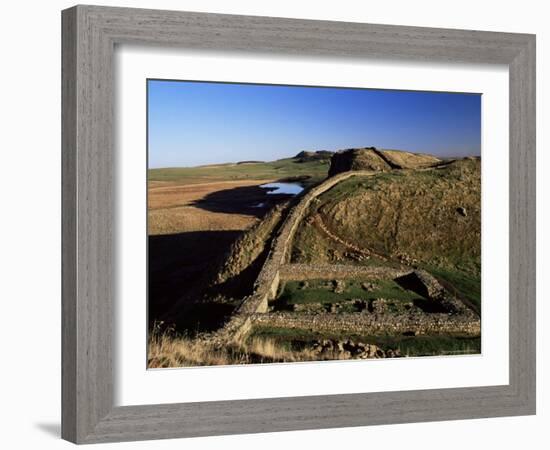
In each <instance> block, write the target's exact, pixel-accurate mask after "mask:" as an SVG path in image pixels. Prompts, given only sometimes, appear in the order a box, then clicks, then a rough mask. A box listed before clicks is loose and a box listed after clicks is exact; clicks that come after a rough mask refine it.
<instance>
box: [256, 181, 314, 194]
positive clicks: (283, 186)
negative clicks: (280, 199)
mask: <svg viewBox="0 0 550 450" xmlns="http://www.w3.org/2000/svg"><path fill="white" fill-rule="evenodd" d="M260 187H261V188H264V189H269V190H268V192H267V193H268V194H287V195H297V194H299V193H300V192H302V191H303V190H304V188H303V187H302V186H300V185H299V184H297V183H267V184H262V185H260Z"/></svg>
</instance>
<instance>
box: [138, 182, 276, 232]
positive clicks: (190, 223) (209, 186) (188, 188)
mask: <svg viewBox="0 0 550 450" xmlns="http://www.w3.org/2000/svg"><path fill="white" fill-rule="evenodd" d="M269 181H272V180H263V179H258V180H238V181H216V182H203V183H196V184H186V183H176V182H161V181H149V185H148V208H147V210H148V233H149V235H158V234H172V233H185V232H190V231H217V230H245V229H247V228H249V227H251V226H252V225H253V224H254V223H256V222H257V220H258V219H257V218H256V217H253V216H251V215H250V214H239V213H236V212H232V213H225V212H218V211H211V210H208V209H206V208H201V207H198V206H195V205H196V204H197V202H200V201H202V200H203V199H204V198H205V197H207V196H208V195H211V194H213V193H217V192H220V191H224V190H231V189H236V188H242V187H246V186H258V185H260V184H263V183H267V182H269Z"/></svg>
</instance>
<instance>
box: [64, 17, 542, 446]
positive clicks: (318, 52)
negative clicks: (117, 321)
mask: <svg viewBox="0 0 550 450" xmlns="http://www.w3.org/2000/svg"><path fill="white" fill-rule="evenodd" d="M62 34H63V42H62V176H63V181H62V207H63V217H62V240H63V243H62V437H63V438H64V439H67V440H69V441H72V442H75V443H79V444H80V443H97V442H117V441H130V440H144V439H161V438H179V437H196V436H211V435H224V434H239V433H261V432H273V431H287V430H305V429H319V428H336V427H351V426H364V425H376V424H391V423H405V422H425V421H435V420H454V419H468V418H483V417H497V416H513V415H529V414H535V410H536V399H535V393H536V379H535V369H536V361H535V264H536V260H535V241H536V238H535V137H536V130H535V36H534V35H529V34H515V33H495V32H484V31H467V30H451V29H437V28H421V27H409V26H392V25H371V24H362V23H344V22H330V21H311V20H300V19H282V18H270V17H252V16H235V15H222V14H205V13H190V12H181V11H160V10H145V9H130V8H113V7H100V6H75V7H73V8H70V9H67V10H64V11H63V12H62ZM128 43H129V44H147V45H156V46H163V47H182V48H191V49H195V50H199V51H200V50H207V49H214V50H218V51H231V50H239V51H245V52H246V51H255V52H263V53H266V54H273V55H276V54H293V55H314V56H328V57H334V58H341V57H353V58H359V59H360V58H366V57H369V58H386V59H388V58H389V59H397V60H403V59H406V60H414V61H434V62H464V63H474V64H504V65H506V66H507V67H508V70H509V89H510V90H509V101H510V108H509V114H510V117H509V143H510V160H509V170H510V184H509V190H510V192H509V195H510V204H509V208H510V222H509V229H510V239H509V245H510V279H509V292H510V298H509V384H507V385H499V386H483V387H467V388H450V389H428V390H415V391H399V392H376V393H360V394H340V395H315V396H300V397H284V398H270V399H248V400H231V401H212V402H193V403H174V404H159V405H135V406H114V373H113V339H114V334H115V331H114V326H113V315H114V314H115V308H114V298H115V290H114V284H115V277H116V271H115V261H114V258H113V244H114V240H115V236H114V229H115V226H114V210H115V208H116V197H115V195H114V192H113V191H114V185H115V180H114V176H115V174H114V170H113V165H114V161H115V158H116V150H115V143H114V140H115V139H114V125H113V123H114V107H113V105H114V82H113V74H114V64H113V54H114V51H115V46H116V45H118V44H128Z"/></svg>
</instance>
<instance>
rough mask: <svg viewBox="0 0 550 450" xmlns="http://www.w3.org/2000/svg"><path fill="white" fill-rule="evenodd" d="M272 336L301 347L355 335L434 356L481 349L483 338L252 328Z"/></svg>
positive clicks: (255, 334) (406, 351) (365, 340)
mask: <svg viewBox="0 0 550 450" xmlns="http://www.w3.org/2000/svg"><path fill="white" fill-rule="evenodd" d="M253 337H261V338H271V339H274V340H276V341H277V343H279V344H280V345H284V346H285V348H291V349H295V350H299V349H301V348H304V347H305V346H308V345H311V344H312V343H313V341H315V340H318V339H336V340H346V339H352V340H354V341H355V342H363V343H368V344H375V345H377V346H378V347H380V348H382V349H383V350H388V349H392V350H399V351H400V353H401V355H402V356H435V355H460V354H479V353H481V338H479V337H464V336H450V335H433V336H401V335H398V336H389V335H378V336H372V335H361V334H342V333H316V332H314V331H308V330H293V329H287V328H270V327H261V328H256V329H254V330H253V332H252V334H251V335H250V338H253Z"/></svg>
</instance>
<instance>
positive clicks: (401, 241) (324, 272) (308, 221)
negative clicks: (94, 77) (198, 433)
mask: <svg viewBox="0 0 550 450" xmlns="http://www.w3.org/2000/svg"><path fill="white" fill-rule="evenodd" d="M336 155H337V159H336V160H335V158H336V157H335V158H332V154H330V153H328V152H317V153H315V152H302V153H300V154H298V155H296V156H295V157H294V158H287V159H283V160H279V161H272V162H252V161H249V162H243V163H228V164H218V165H214V166H201V167H193V168H168V169H151V170H149V173H148V180H149V185H148V234H149V238H148V239H149V328H150V339H149V358H148V366H149V367H177V366H181V365H216V364H223V365H225V364H247V363H262V362H282V361H285V362H293V361H313V360H327V359H356V358H362V359H366V358H380V357H406V356H427V355H455V354H469V353H479V352H480V351H481V340H480V311H481V281H480V280H481V245H480V244H481V242H480V238H481V236H480V230H481V224H480V220H481V219H480V218H481V213H480V167H481V164H480V160H479V158H465V159H459V160H448V161H440V160H438V159H437V158H434V157H431V156H430V155H415V154H412V153H406V152H399V151H391V152H386V151H379V150H376V149H371V148H368V149H353V150H350V151H346V152H339V153H337V154H336ZM329 171H330V172H332V177H334V178H331V177H328V178H327V174H328V173H329ZM352 172H353V173H352ZM347 174H351V175H353V176H348V175H347ZM340 175H344V176H343V177H342V178H341V181H340V178H338V177H339V176H340ZM331 180H335V181H334V182H332V181H331ZM270 182H288V183H292V184H295V185H299V186H301V187H302V188H303V191H302V192H301V193H299V194H298V195H294V194H274V193H273V192H270V191H269V190H268V189H266V188H262V187H261V185H263V184H266V183H270ZM327 183H328V184H327ZM324 185H327V186H328V187H327V188H324V187H323V186H324ZM317 192H318V193H317ZM289 233H290V234H289ZM287 235H288V237H287ZM277 255H283V257H282V259H277V258H279V256H277ZM284 255H286V256H284ZM276 261H278V262H276ZM281 264H282V265H281Z"/></svg>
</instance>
